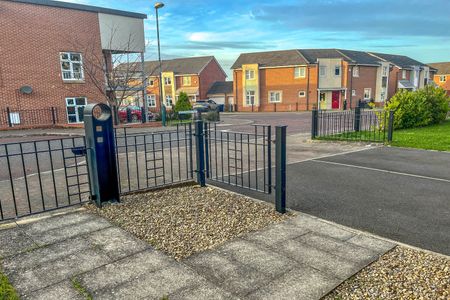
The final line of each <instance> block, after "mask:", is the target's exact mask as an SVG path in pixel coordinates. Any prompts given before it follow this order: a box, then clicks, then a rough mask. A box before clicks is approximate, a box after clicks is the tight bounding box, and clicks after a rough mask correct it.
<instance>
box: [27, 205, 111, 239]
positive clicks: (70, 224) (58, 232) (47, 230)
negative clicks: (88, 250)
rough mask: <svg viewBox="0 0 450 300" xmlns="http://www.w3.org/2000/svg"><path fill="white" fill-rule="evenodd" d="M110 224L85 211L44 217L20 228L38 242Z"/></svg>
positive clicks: (71, 235) (68, 236) (70, 235)
mask: <svg viewBox="0 0 450 300" xmlns="http://www.w3.org/2000/svg"><path fill="white" fill-rule="evenodd" d="M110 226H112V225H111V224H110V223H109V222H108V221H106V220H105V219H103V218H100V217H97V216H93V215H90V214H88V213H86V212H76V213H71V214H65V215H60V216H56V217H52V218H46V219H42V220H39V221H37V222H34V223H31V224H27V225H24V226H23V227H22V230H23V231H24V232H25V233H26V234H27V235H29V236H31V237H32V238H33V240H34V241H35V242H36V243H38V244H41V245H42V244H49V243H54V242H57V241H62V240H65V239H68V238H71V237H74V236H77V235H81V234H86V233H89V232H92V231H96V230H100V229H103V228H106V227H110Z"/></svg>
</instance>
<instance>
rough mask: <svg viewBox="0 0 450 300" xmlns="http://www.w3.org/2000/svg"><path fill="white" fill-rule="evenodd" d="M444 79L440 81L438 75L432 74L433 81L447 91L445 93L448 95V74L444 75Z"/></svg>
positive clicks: (449, 81)
mask: <svg viewBox="0 0 450 300" xmlns="http://www.w3.org/2000/svg"><path fill="white" fill-rule="evenodd" d="M446 77H447V78H446V81H445V82H441V81H440V75H434V76H433V81H434V82H435V83H436V84H437V85H438V86H440V87H441V88H443V89H444V90H446V91H447V95H449V96H450V74H447V75H446Z"/></svg>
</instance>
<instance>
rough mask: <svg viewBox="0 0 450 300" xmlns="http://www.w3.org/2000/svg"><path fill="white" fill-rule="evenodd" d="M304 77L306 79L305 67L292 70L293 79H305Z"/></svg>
mask: <svg viewBox="0 0 450 300" xmlns="http://www.w3.org/2000/svg"><path fill="white" fill-rule="evenodd" d="M305 77H306V67H295V68H294V78H305Z"/></svg>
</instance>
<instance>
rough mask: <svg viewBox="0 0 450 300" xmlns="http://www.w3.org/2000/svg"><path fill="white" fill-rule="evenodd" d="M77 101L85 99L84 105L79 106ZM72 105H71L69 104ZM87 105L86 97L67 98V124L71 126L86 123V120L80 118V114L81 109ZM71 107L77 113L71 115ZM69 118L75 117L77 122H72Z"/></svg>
mask: <svg viewBox="0 0 450 300" xmlns="http://www.w3.org/2000/svg"><path fill="white" fill-rule="evenodd" d="M77 99H84V104H77ZM69 103H70V104H69ZM86 105H87V98H86V97H67V98H66V114H67V123H69V124H81V123H84V118H83V120H82V118H80V114H79V110H78V109H79V108H80V107H83V108H84V107H85V106H86ZM69 107H74V109H75V113H74V114H69V110H68V108H69ZM69 116H75V122H71V121H70V118H69Z"/></svg>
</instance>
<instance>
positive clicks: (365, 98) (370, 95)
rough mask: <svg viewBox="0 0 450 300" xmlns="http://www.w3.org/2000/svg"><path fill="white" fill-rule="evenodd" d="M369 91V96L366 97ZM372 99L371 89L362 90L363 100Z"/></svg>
mask: <svg viewBox="0 0 450 300" xmlns="http://www.w3.org/2000/svg"><path fill="white" fill-rule="evenodd" d="M367 91H369V92H368V93H367V94H368V95H369V96H368V97H366V92H367ZM371 97H372V88H364V100H369V99H370V98H371Z"/></svg>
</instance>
